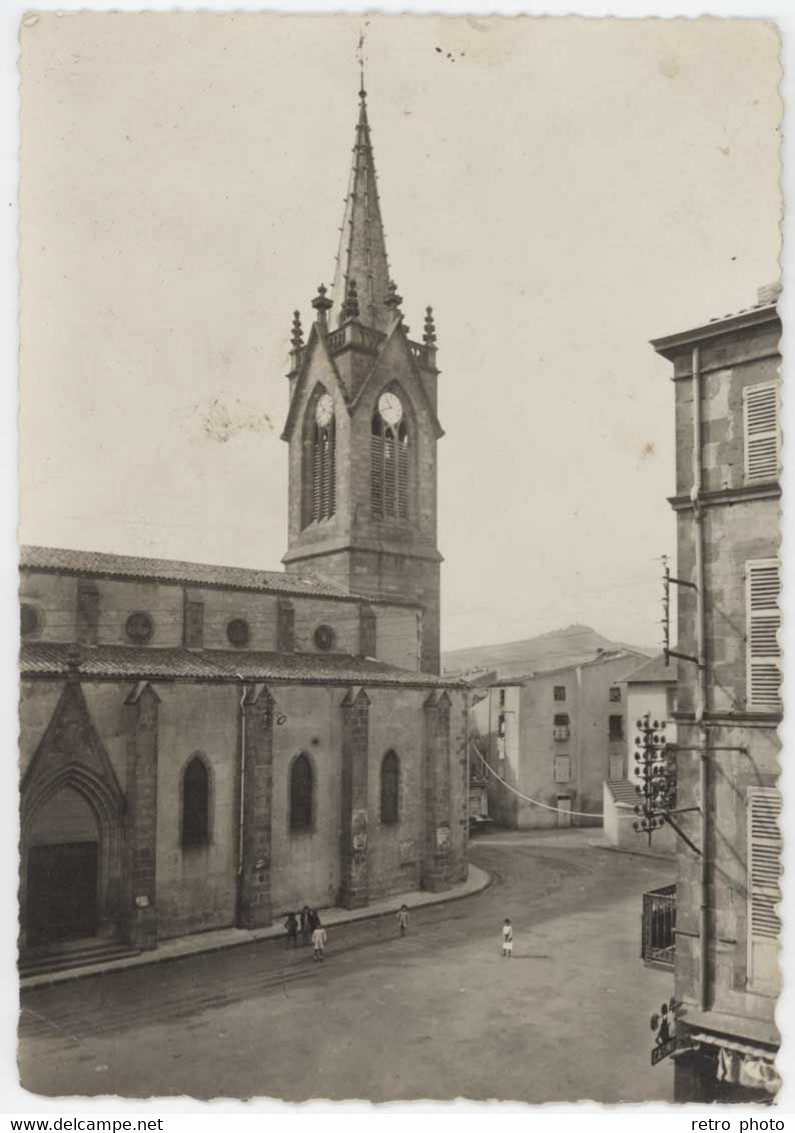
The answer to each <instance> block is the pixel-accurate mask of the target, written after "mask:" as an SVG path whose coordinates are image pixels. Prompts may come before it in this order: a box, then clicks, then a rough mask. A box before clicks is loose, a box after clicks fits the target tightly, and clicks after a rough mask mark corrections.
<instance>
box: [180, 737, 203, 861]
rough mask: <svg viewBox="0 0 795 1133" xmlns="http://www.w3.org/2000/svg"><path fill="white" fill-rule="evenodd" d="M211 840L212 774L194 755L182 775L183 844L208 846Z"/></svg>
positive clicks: (200, 759) (188, 846)
mask: <svg viewBox="0 0 795 1133" xmlns="http://www.w3.org/2000/svg"><path fill="white" fill-rule="evenodd" d="M209 840H210V775H209V772H208V770H207V765H206V763H205V762H204V760H203V759H202V757H201V756H200V755H194V756H193V758H192V759H191V761H190V763H189V764H188V766H187V767H186V768H185V774H184V775H183V776H182V846H183V849H187V848H190V847H193V846H206V845H207V843H208V842H209Z"/></svg>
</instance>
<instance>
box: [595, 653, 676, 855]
mask: <svg viewBox="0 0 795 1133" xmlns="http://www.w3.org/2000/svg"><path fill="white" fill-rule="evenodd" d="M622 683H623V685H624V697H625V707H626V733H627V737H628V759H627V768H626V774H624V775H621V776H618V777H613V776H612V775H611V777H610V778H609V779H606V780H605V783H604V792H603V808H604V827H605V837H606V838H607V840H608V841H609V842H610V843H611V845H613V846H618V847H621V848H623V849H628V850H643V849H651V850H653V852H654V853H655V854H674V853H675V852H676V836H675V834H674V832H673V830H672V829H671V827H670V826H664V827H662V828H661V829H660V830H657V831H655V833H654V836H653V842H652V845H651V846H649V842H648V838H647V836H646V835H645V834H641V833H639V832H638V831H636V830H635V829H634V828H633V821H634V819H635V813H634V808H635V806H636V804H637V803H638V796H637V792H636V790H635V784H636V782H637V779H636V776H635V774H634V772H635V758H634V753H635V751H636V750H637V745H636V743H635V740H636V737H637V735H638V732H639V728H638V723H639V721H640V720H642V719H643V717H644V716H645V715H646V714H647V713H648V715H649V717H650V719H651V720H652V721H654V720H657V721H659V722H660V724H661V725H662V724H663V723H665V722H667V723H668V725H669V726H668V727H667V729H666V732H667V734H669V735H670V739H671V742H673V740H674V734H673V728H672V727H671V726H670V725H671V722H672V720H673V713H674V712H675V710H676V666H675V665H674V663H673V662H671V664H670V665H666V663H665V657H664V656H663V654H662V653H661V654H660V655H659V656H658V657H654V658H653V659H652V660H651V661H646V662H645V663H644V664H643V665H641V666H640V668H639V669H635V670H634V671H633V672H631V673H630V674H629V676H627V677H625V678H624V681H623V682H622ZM612 770H616V768H612V769H611V771H612Z"/></svg>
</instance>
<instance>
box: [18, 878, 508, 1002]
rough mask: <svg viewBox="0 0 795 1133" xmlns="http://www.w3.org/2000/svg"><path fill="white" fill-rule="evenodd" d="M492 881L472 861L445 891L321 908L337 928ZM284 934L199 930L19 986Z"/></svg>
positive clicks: (278, 927) (276, 930)
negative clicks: (148, 949) (465, 874)
mask: <svg viewBox="0 0 795 1133" xmlns="http://www.w3.org/2000/svg"><path fill="white" fill-rule="evenodd" d="M490 882H491V877H490V876H489V874H488V873H486V871H485V870H483V869H478V867H477V866H474V865H472V864H471V863H470V865H469V876H468V877H467V879H466V881H462V882H461V883H460V884H459V885H454V886H452V888H450V889H446V890H445V891H444V892H443V893H427V892H425V891H424V890H412V891H411V892H409V893H397V894H395V896H393V897H385V898H384V899H383V900H382V901H373V902H372V903H371V904H369V905H366V906H365V907H364V908H362V909H340V908H338V907H337V906H331V907H330V908H327V909H320V910H319V911H320V913H321V914H322V920H323V924H324V926H325V927H326V928H333V926H334V925H339V924H348V923H349V922H351V921H365V920H371V919H373V918H374V917H383V916H389V915H394V914H395V913H396V912H397V911H398V909H399V908H400V906H401V905H407V906H408V908H409V909H418V908H422V907H423V906H425V905H440V904H442V903H443V902H444V901H457V900H459V899H460V898H461V897H469V896H471V895H472V894H473V893H480V891H481V890H483V889H485V888H486V886H487V885H488V884H489V883H490ZM284 935H285V934H284V925H283V924H282V922H281V920H279V921H278V923H275V924H272V925H270V926H269V927H268V928H258V929H245V928H221V929H216V930H215V931H213V932H197V933H193V934H192V935H190V936H180V937H176V938H175V939H173V940H165V941H163V943H162V944H159V945H158V947H157V948H155V949H153V950H152V951H151V952H139V953H137V954H136V955H134V956H124V957H122V958H121V959H119V960H106V961H104V962H100V963H97V964H86V965H85V966H84V967H82V968H69V969H67V970H66V971H62V972H43V973H41V975H36V976H27V977H26V978H24V979H21V980H20V981H19V986H20V988H21V989H22V990H25V989H26V988H33V987H44V986H48V985H50V984H57V983H65V982H66V981H67V980H80V979H86V978H87V977H88V976H99V975H103V974H104V973H106V972H120V971H123V970H125V969H127V968H141V967H144V966H145V965H147V964H162V963H165V962H166V961H168V960H182V959H184V958H185V957H186V956H196V955H198V954H199V953H200V952H219V951H221V949H223V948H235V947H236V946H237V945H240V944H253V943H255V942H256V941H259V940H283V939H284Z"/></svg>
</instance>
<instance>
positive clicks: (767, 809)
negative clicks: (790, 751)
mask: <svg viewBox="0 0 795 1133" xmlns="http://www.w3.org/2000/svg"><path fill="white" fill-rule="evenodd" d="M780 821H781V795H780V793H779V792H778V791H777V790H776V789H775V788H774V787H751V788H749V790H748V977H749V983H750V984H751V985H752V986H753V987H754V988H756V989H758V990H761V991H764V990H771V991H774V990H776V989H777V987H778V951H779V933H780V931H781V921H780V919H779V915H778V908H777V906H778V902H779V901H780V900H781V888H780V876H781V828H780V825H779V824H780Z"/></svg>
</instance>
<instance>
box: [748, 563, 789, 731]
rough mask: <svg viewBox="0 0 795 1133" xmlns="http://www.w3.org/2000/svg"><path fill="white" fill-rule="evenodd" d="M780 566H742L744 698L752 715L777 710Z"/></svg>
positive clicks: (770, 564)
mask: <svg viewBox="0 0 795 1133" xmlns="http://www.w3.org/2000/svg"><path fill="white" fill-rule="evenodd" d="M780 589H781V580H780V565H779V563H778V561H777V560H776V559H757V560H755V561H752V562H747V563H746V564H745V614H746V637H747V666H748V671H747V699H748V708H749V709H750V710H751V711H752V712H779V711H780V710H781V691H780V686H781V649H780V646H779V643H778V631H779V627H780V625H781V611H780V610H779V607H778V597H779V592H780Z"/></svg>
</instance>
